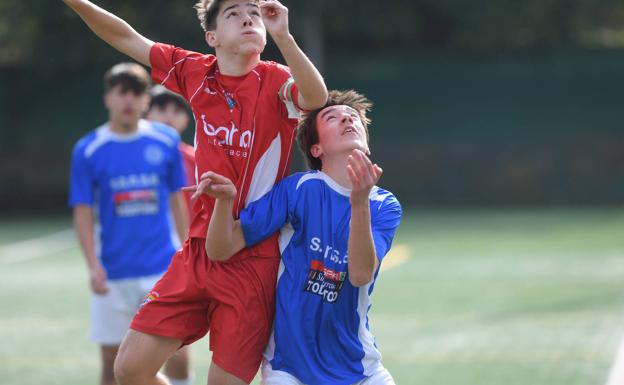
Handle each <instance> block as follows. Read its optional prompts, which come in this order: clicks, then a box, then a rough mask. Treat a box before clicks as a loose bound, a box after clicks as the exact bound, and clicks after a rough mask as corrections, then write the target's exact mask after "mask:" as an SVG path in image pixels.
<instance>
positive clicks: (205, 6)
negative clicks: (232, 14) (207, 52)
mask: <svg viewBox="0 0 624 385" xmlns="http://www.w3.org/2000/svg"><path fill="white" fill-rule="evenodd" d="M226 1H227V0H199V1H198V2H197V3H196V4H195V6H193V8H195V9H196V10H197V18H198V19H199V24H200V25H201V27H202V29H203V30H204V32H208V31H214V30H215V29H216V28H217V16H218V15H219V12H220V11H221V6H222V5H223V3H225V2H226ZM250 2H251V3H257V2H258V0H250Z"/></svg>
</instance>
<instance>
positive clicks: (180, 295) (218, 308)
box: [130, 238, 279, 383]
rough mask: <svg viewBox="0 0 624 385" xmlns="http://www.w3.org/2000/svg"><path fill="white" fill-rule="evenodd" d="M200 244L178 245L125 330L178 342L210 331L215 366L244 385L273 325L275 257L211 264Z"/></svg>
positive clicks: (199, 241) (200, 241) (195, 241)
mask: <svg viewBox="0 0 624 385" xmlns="http://www.w3.org/2000/svg"><path fill="white" fill-rule="evenodd" d="M204 242H205V240H203V239H197V238H192V239H190V240H187V241H186V242H185V243H184V248H183V249H182V250H179V251H178V252H177V253H176V254H175V255H174V257H173V260H172V261H171V265H169V269H168V270H167V272H166V273H165V275H163V277H162V278H161V279H160V281H158V282H157V283H156V285H155V286H154V288H153V289H152V291H151V292H150V293H149V294H148V295H147V297H146V298H145V300H144V301H143V304H142V305H141V307H140V308H139V311H138V312H137V314H136V315H135V316H134V319H133V320H132V324H131V325H130V328H132V329H134V330H136V331H139V332H142V333H146V334H152V335H158V336H163V337H170V338H175V339H179V340H181V341H182V343H183V344H184V345H188V344H191V343H193V342H194V341H196V340H198V339H200V338H202V337H203V336H204V335H206V333H207V332H208V331H209V330H210V350H212V352H213V356H212V360H213V361H214V362H215V364H217V365H219V367H221V368H222V369H224V370H225V371H226V372H228V373H230V374H233V375H235V376H236V377H239V378H240V379H242V380H244V381H246V382H247V383H250V382H251V381H252V380H253V378H254V376H255V375H256V373H257V372H258V368H259V367H260V362H261V361H262V352H263V351H264V348H265V347H266V344H267V342H268V339H269V335H270V332H271V327H272V325H273V317H274V315H275V285H276V282H277V269H278V266H279V257H278V256H276V257H274V258H266V257H249V258H245V259H243V260H237V261H233V262H215V261H211V260H210V259H208V257H207V256H206V252H205V244H204Z"/></svg>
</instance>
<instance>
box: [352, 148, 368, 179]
mask: <svg viewBox="0 0 624 385" xmlns="http://www.w3.org/2000/svg"><path fill="white" fill-rule="evenodd" d="M349 160H350V164H351V167H353V171H355V173H356V174H357V176H358V179H360V180H361V179H362V177H363V176H364V174H365V171H364V164H363V162H362V159H360V157H359V156H358V155H357V154H353V155H350V156H349Z"/></svg>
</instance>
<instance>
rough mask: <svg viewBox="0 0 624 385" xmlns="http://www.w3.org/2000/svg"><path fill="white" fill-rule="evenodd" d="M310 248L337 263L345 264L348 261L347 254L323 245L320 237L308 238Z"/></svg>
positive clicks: (325, 258)
mask: <svg viewBox="0 0 624 385" xmlns="http://www.w3.org/2000/svg"><path fill="white" fill-rule="evenodd" d="M310 250H312V251H314V252H316V253H319V254H321V255H323V259H324V260H329V261H331V262H333V263H336V264H338V265H342V264H345V263H347V262H348V261H349V256H348V255H347V254H344V255H343V254H341V253H340V251H339V250H338V249H336V248H334V247H333V246H330V245H323V244H322V242H321V239H320V238H317V237H314V238H312V239H311V240H310Z"/></svg>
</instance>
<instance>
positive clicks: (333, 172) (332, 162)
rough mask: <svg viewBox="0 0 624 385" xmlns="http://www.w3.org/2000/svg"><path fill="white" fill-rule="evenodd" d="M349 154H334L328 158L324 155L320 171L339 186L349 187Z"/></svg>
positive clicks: (350, 186)
mask: <svg viewBox="0 0 624 385" xmlns="http://www.w3.org/2000/svg"><path fill="white" fill-rule="evenodd" d="M348 157H349V154H345V155H336V156H332V157H330V158H326V157H324V158H323V159H321V160H322V162H323V167H322V169H321V171H323V172H324V173H325V174H327V175H328V176H329V177H330V178H332V179H333V180H335V181H336V183H338V184H339V185H340V186H342V187H344V188H347V189H351V188H352V187H353V186H352V185H351V180H350V179H349V174H348V173H347V158H348Z"/></svg>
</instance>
